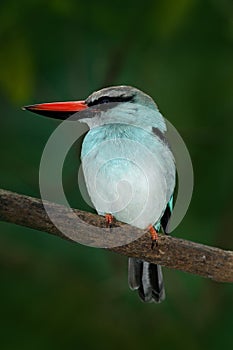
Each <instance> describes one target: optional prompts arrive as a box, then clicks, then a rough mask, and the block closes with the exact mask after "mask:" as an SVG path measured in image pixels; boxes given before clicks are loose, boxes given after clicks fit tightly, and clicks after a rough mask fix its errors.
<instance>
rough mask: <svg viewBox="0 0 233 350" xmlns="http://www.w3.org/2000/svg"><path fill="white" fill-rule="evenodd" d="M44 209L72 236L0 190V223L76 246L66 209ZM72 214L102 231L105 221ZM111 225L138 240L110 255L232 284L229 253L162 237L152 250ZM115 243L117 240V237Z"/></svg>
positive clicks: (36, 205)
mask: <svg viewBox="0 0 233 350" xmlns="http://www.w3.org/2000/svg"><path fill="white" fill-rule="evenodd" d="M47 205H48V206H49V208H50V209H51V210H53V211H54V213H56V219H57V220H58V222H60V223H61V225H63V226H64V227H68V226H69V229H70V232H71V233H72V234H71V235H69V237H68V236H66V235H65V234H64V233H61V232H60V231H59V230H58V229H57V228H56V227H55V226H54V225H53V223H52V222H51V221H50V220H49V218H48V216H47V214H46V211H45V209H44V206H43V204H42V201H41V200H40V199H37V198H32V197H28V196H24V195H20V194H17V193H13V192H9V191H5V190H0V220H2V221H6V222H10V223H14V224H17V225H22V226H27V227H30V228H33V229H36V230H40V231H44V232H48V233H50V234H53V235H55V236H59V237H61V238H63V239H68V240H71V241H74V242H79V241H80V235H81V234H83V233H84V234H85V232H82V230H83V225H82V224H80V225H79V224H78V225H77V220H76V221H72V218H71V217H70V214H69V212H68V211H67V208H66V207H63V206H61V205H58V204H54V203H49V202H47ZM73 211H74V213H75V214H76V215H77V217H78V218H79V219H80V222H83V221H85V222H86V223H88V224H89V225H92V226H89V227H92V228H93V233H94V232H95V231H96V227H101V228H105V225H106V222H105V218H103V217H101V216H98V215H96V214H91V213H87V212H84V211H81V210H77V209H74V210H73ZM115 225H116V226H118V227H119V228H120V230H121V235H120V236H121V237H125V236H127V235H129V234H130V235H134V234H135V235H136V236H138V234H139V233H141V234H142V236H141V237H140V238H139V239H137V240H135V241H133V242H131V243H129V244H127V245H123V246H118V247H114V248H109V250H111V251H114V252H116V253H119V254H122V255H126V256H130V257H135V258H139V259H142V260H146V261H149V262H153V263H159V264H160V265H162V266H166V267H169V268H173V269H178V270H181V271H186V272H189V273H193V274H197V275H200V276H203V277H208V278H211V279H213V280H215V281H218V282H233V252H232V251H226V250H222V249H218V248H214V247H209V246H206V245H203V244H199V243H195V242H190V241H186V240H183V239H178V238H175V237H171V236H165V235H159V239H158V247H155V248H154V249H153V250H152V249H151V238H150V234H149V233H146V234H145V233H144V231H143V230H139V229H137V228H135V227H132V226H130V225H126V224H123V223H120V222H116V223H114V226H115ZM119 239H121V238H120V237H119ZM122 242H123V241H122ZM95 243H97V244H96V245H98V236H93V241H92V245H95Z"/></svg>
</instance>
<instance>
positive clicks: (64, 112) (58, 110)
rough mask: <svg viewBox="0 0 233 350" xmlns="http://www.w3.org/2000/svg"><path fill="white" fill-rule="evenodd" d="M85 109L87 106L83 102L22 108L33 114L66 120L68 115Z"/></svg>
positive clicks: (56, 103) (42, 104) (55, 103)
mask: <svg viewBox="0 0 233 350" xmlns="http://www.w3.org/2000/svg"><path fill="white" fill-rule="evenodd" d="M87 108H88V105H87V104H86V103H85V101H69V102H52V103H41V104H36V105H30V106H24V107H22V109H23V110H25V109H26V110H28V111H31V112H33V113H37V114H41V115H43V116H46V117H51V118H55V119H66V118H68V117H69V116H70V115H72V114H74V113H77V112H80V111H83V110H84V109H87Z"/></svg>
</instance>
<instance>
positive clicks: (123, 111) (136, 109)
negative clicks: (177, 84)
mask: <svg viewBox="0 0 233 350" xmlns="http://www.w3.org/2000/svg"><path fill="white" fill-rule="evenodd" d="M23 109H24V110H25V109H26V110H29V111H31V112H34V113H37V114H40V115H43V116H47V117H51V118H55V119H61V120H64V119H67V118H68V117H70V116H74V119H73V118H72V120H79V121H80V122H84V123H86V124H87V125H88V126H89V127H90V128H93V127H97V126H100V125H104V124H111V123H125V124H133V125H136V126H142V127H144V128H145V127H146V128H147V127H150V128H151V127H157V128H159V129H160V130H161V131H165V130H166V126H165V122H164V120H163V117H162V115H161V114H160V113H159V110H158V108H157V105H156V103H155V102H154V101H153V99H152V98H151V97H150V96H149V95H147V94H145V93H144V92H142V91H140V90H139V89H136V88H134V87H131V86H125V85H120V86H112V87H107V88H104V89H101V90H98V91H95V92H93V93H92V94H91V95H90V96H88V97H87V99H86V100H84V101H69V102H52V103H41V104H35V105H29V106H25V107H23Z"/></svg>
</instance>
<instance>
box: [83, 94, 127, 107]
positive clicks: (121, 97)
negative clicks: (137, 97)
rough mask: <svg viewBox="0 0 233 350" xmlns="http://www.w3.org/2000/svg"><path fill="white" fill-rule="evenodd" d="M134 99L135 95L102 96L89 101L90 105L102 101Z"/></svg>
mask: <svg viewBox="0 0 233 350" xmlns="http://www.w3.org/2000/svg"><path fill="white" fill-rule="evenodd" d="M132 100H133V96H118V97H113V96H101V97H100V98H98V99H97V100H94V101H91V102H89V103H88V106H89V107H90V106H95V105H99V104H102V103H110V102H130V101H132Z"/></svg>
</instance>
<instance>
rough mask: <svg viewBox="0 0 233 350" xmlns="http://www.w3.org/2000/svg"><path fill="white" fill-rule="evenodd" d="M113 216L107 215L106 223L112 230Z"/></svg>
mask: <svg viewBox="0 0 233 350" xmlns="http://www.w3.org/2000/svg"><path fill="white" fill-rule="evenodd" d="M113 219H114V217H113V215H112V214H110V213H107V214H105V221H106V227H107V228H108V227H109V228H112V223H113Z"/></svg>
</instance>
